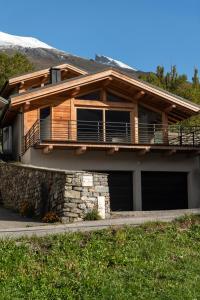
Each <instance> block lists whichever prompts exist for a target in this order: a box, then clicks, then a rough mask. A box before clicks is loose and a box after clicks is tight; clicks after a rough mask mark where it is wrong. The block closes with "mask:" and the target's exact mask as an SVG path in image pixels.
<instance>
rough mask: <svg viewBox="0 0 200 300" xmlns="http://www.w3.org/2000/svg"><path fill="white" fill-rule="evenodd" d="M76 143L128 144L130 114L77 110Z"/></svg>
mask: <svg viewBox="0 0 200 300" xmlns="http://www.w3.org/2000/svg"><path fill="white" fill-rule="evenodd" d="M77 138H78V141H88V142H89V141H93V142H106V143H130V142H131V126H130V112H129V111H119V110H100V109H77Z"/></svg>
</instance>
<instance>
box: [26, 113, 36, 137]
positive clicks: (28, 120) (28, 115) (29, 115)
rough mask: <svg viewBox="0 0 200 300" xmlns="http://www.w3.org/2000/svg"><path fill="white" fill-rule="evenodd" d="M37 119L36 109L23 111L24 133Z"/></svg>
mask: <svg viewBox="0 0 200 300" xmlns="http://www.w3.org/2000/svg"><path fill="white" fill-rule="evenodd" d="M37 119H38V110H37V109H34V110H30V111H26V112H24V134H26V133H27V132H28V131H29V129H30V128H31V127H32V126H33V124H34V123H35V122H36V121H37Z"/></svg>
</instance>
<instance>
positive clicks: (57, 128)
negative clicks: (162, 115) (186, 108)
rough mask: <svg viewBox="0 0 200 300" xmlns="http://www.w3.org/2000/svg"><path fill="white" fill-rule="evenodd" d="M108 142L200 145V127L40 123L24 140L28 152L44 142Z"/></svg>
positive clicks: (106, 123) (105, 123)
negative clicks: (30, 148) (32, 147)
mask: <svg viewBox="0 0 200 300" xmlns="http://www.w3.org/2000/svg"><path fill="white" fill-rule="evenodd" d="M58 142H62V143H71V142H78V143H91V144H93V143H94V144H95V143H105V144H132V145H136V144H137V145H140V144H141V145H152V144H153V145H172V146H173V145H174V146H192V147H198V146H200V127H189V126H188V127H185V126H181V125H164V124H138V126H135V125H133V124H131V123H127V122H100V121H99V122H98V121H81V120H80V121H56V120H52V121H50V119H45V120H37V121H36V122H35V123H34V124H33V126H32V127H31V129H30V130H29V131H28V132H27V134H26V135H25V137H24V152H25V151H26V150H27V149H28V148H29V147H31V146H33V145H36V144H40V143H58Z"/></svg>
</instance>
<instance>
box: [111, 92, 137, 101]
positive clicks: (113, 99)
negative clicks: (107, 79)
mask: <svg viewBox="0 0 200 300" xmlns="http://www.w3.org/2000/svg"><path fill="white" fill-rule="evenodd" d="M107 101H110V102H128V103H131V101H129V100H127V99H124V98H123V97H120V96H117V95H115V94H112V93H107Z"/></svg>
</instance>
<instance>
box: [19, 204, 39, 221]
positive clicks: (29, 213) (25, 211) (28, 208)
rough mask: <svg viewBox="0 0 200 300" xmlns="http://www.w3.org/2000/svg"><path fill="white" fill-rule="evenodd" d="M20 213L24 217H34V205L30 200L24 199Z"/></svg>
mask: <svg viewBox="0 0 200 300" xmlns="http://www.w3.org/2000/svg"><path fill="white" fill-rule="evenodd" d="M19 213H20V215H21V216H23V217H30V218H31V217H33V216H34V214H35V211H34V207H33V205H32V204H31V203H29V202H28V201H23V202H22V203H21V205H20V208H19Z"/></svg>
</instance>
